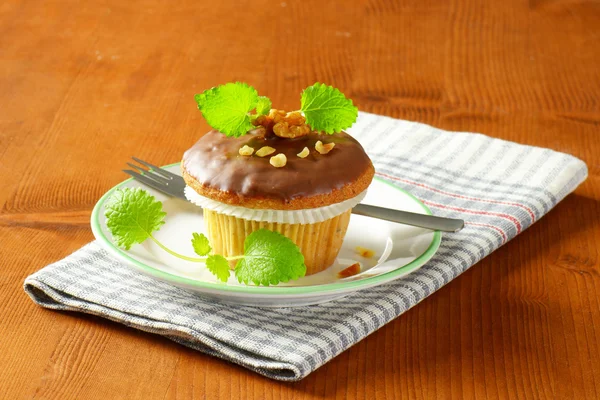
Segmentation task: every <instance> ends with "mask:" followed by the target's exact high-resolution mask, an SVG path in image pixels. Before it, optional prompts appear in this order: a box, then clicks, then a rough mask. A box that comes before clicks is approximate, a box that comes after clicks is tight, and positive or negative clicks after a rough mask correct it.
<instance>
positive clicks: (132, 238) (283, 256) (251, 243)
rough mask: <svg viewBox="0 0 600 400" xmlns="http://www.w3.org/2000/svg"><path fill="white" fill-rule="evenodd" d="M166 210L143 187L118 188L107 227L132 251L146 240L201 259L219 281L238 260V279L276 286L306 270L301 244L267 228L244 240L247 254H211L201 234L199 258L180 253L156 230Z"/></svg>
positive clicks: (196, 237)
mask: <svg viewBox="0 0 600 400" xmlns="http://www.w3.org/2000/svg"><path fill="white" fill-rule="evenodd" d="M166 215H167V213H165V212H164V211H163V209H162V203H161V202H160V201H158V200H156V198H155V197H154V196H152V195H151V194H150V193H148V192H147V191H146V190H143V189H140V188H133V189H132V188H125V189H117V190H116V192H115V193H114V195H113V196H112V197H111V199H110V200H109V201H108V203H107V205H106V211H105V216H106V226H107V227H108V230H109V231H110V233H111V235H112V237H113V239H114V241H115V243H116V244H117V246H119V247H123V248H125V249H126V250H129V249H130V248H131V246H133V245H134V244H137V243H142V242H144V241H145V240H147V239H150V240H152V241H153V242H155V243H156V244H157V245H158V246H159V247H161V248H162V249H163V250H165V251H166V252H168V253H169V254H171V255H173V256H175V257H178V258H181V259H183V260H187V261H193V262H202V263H205V264H206V268H207V269H208V270H209V271H210V272H211V273H212V274H214V275H215V276H216V277H217V278H218V279H219V280H221V281H223V282H226V281H227V280H228V279H229V276H230V273H231V272H230V267H229V261H237V263H236V265H235V268H234V273H235V276H236V278H237V279H238V281H239V282H244V283H246V284H247V283H249V282H253V283H254V284H256V285H266V286H268V285H276V284H278V283H280V282H288V281H289V280H291V279H298V278H300V277H302V276H304V274H305V273H306V266H305V265H304V256H302V253H301V252H300V249H299V248H298V246H296V245H295V244H294V242H292V241H291V240H290V239H288V238H287V237H285V236H284V235H282V234H280V233H278V232H273V231H270V230H267V229H260V230H257V231H254V232H252V233H251V234H250V235H248V237H247V238H246V240H245V241H244V254H243V255H240V256H233V257H223V256H222V255H219V254H210V253H211V251H212V248H211V246H210V243H209V241H208V238H207V237H206V236H205V235H204V234H202V233H196V232H194V233H193V234H192V240H191V242H192V247H193V249H194V252H195V253H196V254H198V255H199V256H200V257H198V258H196V257H188V256H185V255H183V254H179V253H177V252H175V251H173V250H171V249H169V248H168V247H166V246H165V245H163V244H162V243H160V242H159V241H158V240H157V239H156V238H155V237H154V236H153V233H154V232H156V231H158V230H159V229H160V227H161V226H162V225H163V224H164V223H165V221H164V219H165V216H166Z"/></svg>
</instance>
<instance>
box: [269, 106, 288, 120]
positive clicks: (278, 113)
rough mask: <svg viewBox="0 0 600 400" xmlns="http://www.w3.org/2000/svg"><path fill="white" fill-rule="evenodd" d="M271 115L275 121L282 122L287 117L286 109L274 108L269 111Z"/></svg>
mask: <svg viewBox="0 0 600 400" xmlns="http://www.w3.org/2000/svg"><path fill="white" fill-rule="evenodd" d="M269 117H271V118H272V119H273V120H274V121H275V123H277V122H280V121H282V120H283V118H284V117H285V111H283V110H276V109H274V108H272V109H271V111H269Z"/></svg>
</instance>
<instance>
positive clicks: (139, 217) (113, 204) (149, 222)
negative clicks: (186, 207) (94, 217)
mask: <svg viewBox="0 0 600 400" xmlns="http://www.w3.org/2000/svg"><path fill="white" fill-rule="evenodd" d="M165 215H167V213H165V212H164V211H163V210H162V203H161V202H160V201H158V200H156V199H155V198H154V196H152V195H150V194H149V193H148V192H147V191H145V190H143V189H140V188H135V189H131V188H126V189H117V190H116V191H115V193H114V194H113V196H112V198H111V199H110V201H109V202H108V203H107V205H106V211H105V216H106V227H107V228H108V230H109V231H110V233H111V234H112V236H113V238H114V240H115V242H116V243H117V246H119V247H124V248H125V249H126V250H129V249H130V248H131V246H132V245H134V244H136V243H142V242H143V241H144V240H146V239H148V238H149V237H151V236H152V233H153V232H154V231H157V230H159V229H160V227H161V225H162V224H164V223H165V221H164V218H165Z"/></svg>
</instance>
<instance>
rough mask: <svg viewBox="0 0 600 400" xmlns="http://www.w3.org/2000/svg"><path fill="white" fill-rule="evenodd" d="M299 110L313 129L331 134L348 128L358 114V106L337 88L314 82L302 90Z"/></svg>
mask: <svg viewBox="0 0 600 400" xmlns="http://www.w3.org/2000/svg"><path fill="white" fill-rule="evenodd" d="M300 110H301V111H302V112H304V116H305V117H306V123H307V124H308V125H310V127H311V128H312V129H313V130H315V131H320V132H326V133H329V134H333V133H335V132H340V131H342V130H343V129H346V128H349V127H351V126H352V124H353V123H354V122H356V117H357V116H358V108H356V107H355V106H354V105H353V104H352V100H350V99H347V98H346V96H344V94H343V93H342V92H340V91H339V90H338V89H336V88H334V87H332V86H327V85H325V84H323V83H319V82H317V83H315V84H314V85H312V86H309V87H307V88H306V89H304V91H303V92H302V99H301V107H300Z"/></svg>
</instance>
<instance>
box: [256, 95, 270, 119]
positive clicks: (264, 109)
mask: <svg viewBox="0 0 600 400" xmlns="http://www.w3.org/2000/svg"><path fill="white" fill-rule="evenodd" d="M271 106H272V104H271V100H270V99H269V98H268V97H266V96H259V97H258V103H257V104H256V115H267V114H268V113H269V111H271Z"/></svg>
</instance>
